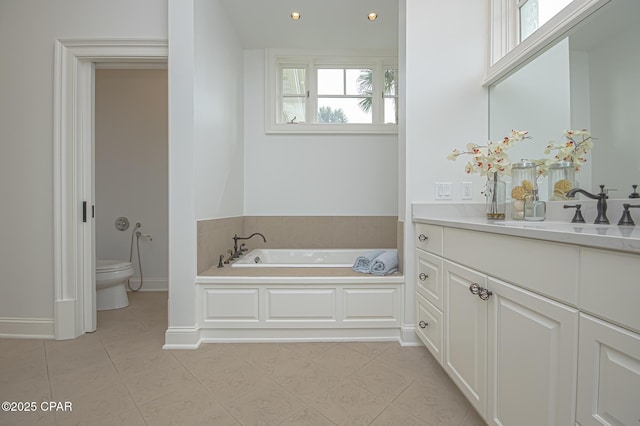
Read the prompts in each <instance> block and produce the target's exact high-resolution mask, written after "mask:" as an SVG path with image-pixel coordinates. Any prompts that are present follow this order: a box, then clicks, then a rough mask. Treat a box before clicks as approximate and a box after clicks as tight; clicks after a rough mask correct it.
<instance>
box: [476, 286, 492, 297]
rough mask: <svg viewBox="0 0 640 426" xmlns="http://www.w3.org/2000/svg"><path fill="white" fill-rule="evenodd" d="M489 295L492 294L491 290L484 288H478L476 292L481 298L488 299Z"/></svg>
mask: <svg viewBox="0 0 640 426" xmlns="http://www.w3.org/2000/svg"><path fill="white" fill-rule="evenodd" d="M491 295H493V293H492V292H491V290H487V289H486V288H482V289H480V293H478V297H479V298H480V299H482V300H489V297H490V296H491Z"/></svg>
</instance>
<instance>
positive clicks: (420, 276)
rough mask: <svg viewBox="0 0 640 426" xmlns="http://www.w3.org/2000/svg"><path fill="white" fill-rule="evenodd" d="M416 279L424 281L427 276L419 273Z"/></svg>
mask: <svg viewBox="0 0 640 426" xmlns="http://www.w3.org/2000/svg"><path fill="white" fill-rule="evenodd" d="M418 278H420V281H424V280H426V279H427V278H429V275H427V274H425V273H424V272H420V275H418Z"/></svg>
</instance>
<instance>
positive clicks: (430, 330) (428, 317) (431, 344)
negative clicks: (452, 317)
mask: <svg viewBox="0 0 640 426" xmlns="http://www.w3.org/2000/svg"><path fill="white" fill-rule="evenodd" d="M416 334H417V335H418V338H419V339H420V340H421V341H422V343H424V344H425V346H426V347H427V349H429V352H431V355H433V357H434V358H435V359H436V360H437V361H438V362H439V363H440V364H441V365H442V312H440V311H439V310H438V309H437V308H436V307H435V306H433V305H432V304H431V303H429V301H428V300H427V299H425V298H424V297H422V296H421V295H420V294H418V293H416Z"/></svg>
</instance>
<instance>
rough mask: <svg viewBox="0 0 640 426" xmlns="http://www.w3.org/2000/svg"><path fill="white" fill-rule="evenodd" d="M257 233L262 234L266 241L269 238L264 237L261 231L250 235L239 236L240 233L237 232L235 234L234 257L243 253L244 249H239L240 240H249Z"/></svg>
mask: <svg viewBox="0 0 640 426" xmlns="http://www.w3.org/2000/svg"><path fill="white" fill-rule="evenodd" d="M256 235H260V236H261V237H262V239H263V240H264V242H265V243H266V242H267V239H266V238H265V237H264V235H262V234H261V233H259V232H254V233H253V234H251V235H249V236H248V237H238V234H235V235H234V236H233V257H234V258H237V257H240V255H241V254H242V251H240V250H239V249H238V240H248V239H251V238H253V237H255V236H256Z"/></svg>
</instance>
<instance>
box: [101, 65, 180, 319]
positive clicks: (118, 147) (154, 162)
mask: <svg viewBox="0 0 640 426" xmlns="http://www.w3.org/2000/svg"><path fill="white" fill-rule="evenodd" d="M126 66H127V67H126V68H123V67H122V66H121V65H119V64H112V63H109V64H96V67H95V74H94V77H95V78H94V82H95V84H94V88H95V89H94V103H95V104H94V111H95V113H94V140H95V142H94V166H93V167H94V176H95V178H94V179H95V180H94V188H95V206H96V209H95V236H94V237H95V238H94V241H95V244H96V248H95V253H96V259H97V260H103V261H109V262H112V261H117V262H122V261H125V262H126V261H129V262H131V263H132V264H133V269H134V270H135V273H134V276H133V277H131V279H130V280H129V285H128V286H126V287H128V290H130V291H133V292H136V291H141V292H143V293H144V292H147V291H167V290H168V279H167V277H168V240H167V234H168V232H167V230H168V204H169V203H168V99H167V95H168V80H167V77H168V76H167V67H166V66H163V65H162V64H157V65H156V64H140V65H139V66H137V67H136V68H131V64H126ZM96 297H97V298H99V297H100V296H99V293H98V294H97V296H96ZM103 303H104V300H103ZM98 306H100V300H98ZM108 317H109V318H110V317H111V316H108ZM99 318H100V317H98V319H99ZM96 325H97V326H99V324H96Z"/></svg>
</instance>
